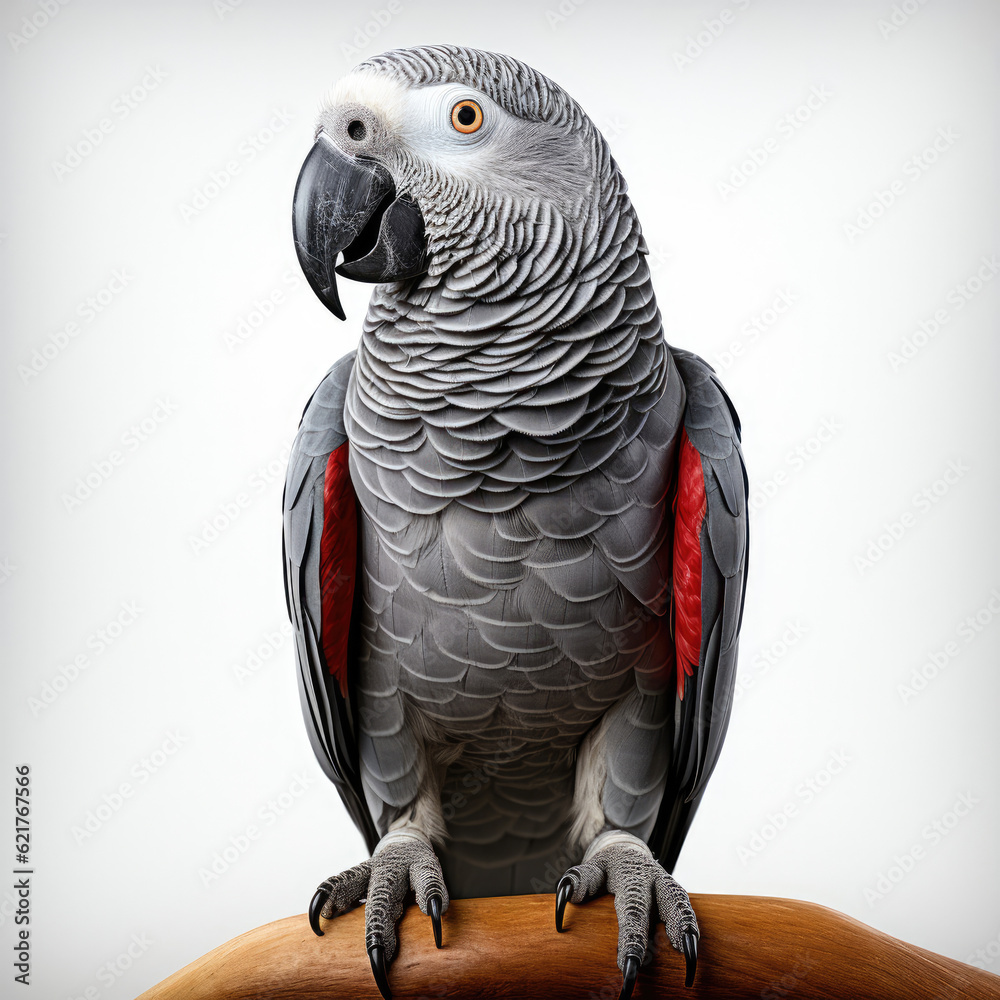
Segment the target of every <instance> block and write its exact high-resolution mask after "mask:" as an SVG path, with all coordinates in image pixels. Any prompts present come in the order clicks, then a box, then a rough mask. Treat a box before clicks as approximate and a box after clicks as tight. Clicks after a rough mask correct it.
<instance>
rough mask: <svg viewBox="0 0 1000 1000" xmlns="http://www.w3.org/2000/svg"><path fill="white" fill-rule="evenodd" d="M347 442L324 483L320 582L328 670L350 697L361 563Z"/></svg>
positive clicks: (332, 457)
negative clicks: (356, 583)
mask: <svg viewBox="0 0 1000 1000" xmlns="http://www.w3.org/2000/svg"><path fill="white" fill-rule="evenodd" d="M347 447H348V446H347V442H346V441H345V442H344V443H343V444H342V445H341V446H340V447H339V448H336V449H334V451H332V452H330V457H329V459H327V463H326V477H325V479H324V481H323V534H322V537H321V540H320V557H319V580H320V588H321V596H322V608H323V618H322V629H323V633H322V645H323V653H324V655H325V656H326V663H327V668H328V669H329V671H330V673H331V674H332V675H333V676H334V677H336V678H337V681H338V682H339V684H340V693H341V694H342V695H344V696H345V697H346V696H347V639H348V634H349V633H350V629H351V607H352V605H353V603H354V576H355V573H356V571H357V561H358V515H357V509H356V506H355V504H356V500H355V497H354V487H353V486H352V485H351V476H350V472H349V471H348V468H347Z"/></svg>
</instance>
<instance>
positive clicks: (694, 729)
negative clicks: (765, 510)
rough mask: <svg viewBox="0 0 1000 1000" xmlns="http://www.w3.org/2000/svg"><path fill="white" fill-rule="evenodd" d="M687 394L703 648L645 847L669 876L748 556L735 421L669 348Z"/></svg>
mask: <svg viewBox="0 0 1000 1000" xmlns="http://www.w3.org/2000/svg"><path fill="white" fill-rule="evenodd" d="M671 353H672V354H673V356H674V360H675V362H676V363H677V368H678V370H679V372H680V375H681V378H682V380H683V382H684V386H685V389H686V390H687V406H686V409H685V412H684V429H685V431H686V433H687V436H688V439H689V440H690V442H691V444H692V445H693V446H694V448H695V450H696V451H697V452H698V453H699V454H700V456H701V465H702V471H703V474H704V489H705V517H704V520H703V522H702V528H701V539H700V546H701V556H702V558H701V648H700V650H699V660H698V664H697V665H696V667H695V669H694V673H693V676H692V677H690V678H688V680H687V684H686V688H685V692H684V698H683V699H682V700H680V701H679V702H678V706H677V707H678V713H677V724H676V725H675V727H674V732H673V740H672V744H673V745H672V750H671V755H670V765H669V768H668V772H667V781H666V788H665V791H664V797H663V802H662V804H661V806H660V810H659V814H658V816H657V820H656V824H655V826H654V828H653V833H652V835H651V837H650V840H649V843H650V847H651V848H652V850H653V851H654V853H656V854H657V856H658V857H659V860H660V861H661V863H662V864H663V865H664V867H666V868H667V870H668V871H669V870H671V869H672V868H673V866H674V864H675V863H676V861H677V855H678V854H679V853H680V849H681V845H682V844H683V843H684V837H685V835H686V834H687V831H688V828H689V826H690V825H691V821H692V819H693V818H694V814H695V811H696V809H697V808H698V804H699V802H700V801H701V797H702V794H703V793H704V790H705V784H706V782H707V781H708V779H709V777H710V775H711V773H712V770H713V768H714V767H715V765H716V762H717V761H718V759H719V752H720V750H721V749H722V740H723V737H724V736H725V734H726V728H727V726H728V724H729V714H730V710H731V708H732V702H733V692H734V689H735V684H736V654H737V643H738V639H739V631H740V624H741V621H742V618H743V600H744V595H745V593H746V577H747V558H748V553H749V543H750V539H749V524H748V508H747V497H748V485H747V474H746V467H745V466H744V463H743V454H742V452H741V450H740V421H739V417H738V416H737V414H736V410H735V409H734V408H733V404H732V402H731V401H730V399H729V397H728V395H727V394H726V391H725V390H724V389H723V388H722V385H721V383H720V382H719V380H718V378H717V377H716V375H715V372H714V371H713V369H712V368H711V367H710V366H709V365H708V364H707V363H706V362H705V361H703V360H702V359H701V358H699V357H698V356H697V355H695V354H691V353H690V352H688V351H681V350H677V349H676V348H671Z"/></svg>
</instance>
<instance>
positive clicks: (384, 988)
mask: <svg viewBox="0 0 1000 1000" xmlns="http://www.w3.org/2000/svg"><path fill="white" fill-rule="evenodd" d="M368 960H369V961H370V962H371V963H372V975H373V976H374V977H375V985H376V986H377V987H378V991H379V993H381V994H382V998H383V1000H392V990H390V989H389V979H388V977H387V976H386V974H385V947H384V946H383V945H380V944H373V945H372V946H371V947H370V948H369V949H368Z"/></svg>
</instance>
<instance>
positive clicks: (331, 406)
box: [282, 353, 378, 850]
mask: <svg viewBox="0 0 1000 1000" xmlns="http://www.w3.org/2000/svg"><path fill="white" fill-rule="evenodd" d="M353 366H354V353H351V354H348V355H346V356H345V357H343V358H341V359H340V360H339V361H338V362H337V363H336V364H335V365H334V366H333V367H332V368H331V369H330V370H329V372H327V375H326V377H325V378H324V379H323V381H322V382H321V383H320V384H319V386H318V387H317V389H316V391H315V392H314V393H313V395H312V397H311V398H310V400H309V402H308V403H307V404H306V407H305V410H304V411H303V414H302V421H301V423H300V424H299V430H298V433H297V435H296V437H295V441H294V443H293V445H292V451H291V455H290V456H289V460H288V471H287V474H286V477H285V491H284V496H283V500H282V506H283V533H282V555H283V559H284V569H285V600H286V603H287V606H288V616H289V618H290V619H291V622H292V627H293V630H294V634H295V655H296V661H297V663H298V678H299V694H300V697H301V700H302V712H303V715H304V716H305V722H306V729H307V731H308V733H309V740H310V743H311V744H312V747H313V751H314V752H315V754H316V758H317V760H318V761H319V763H320V766H321V767H322V769H323V771H324V773H325V774H326V775H327V777H328V778H330V780H331V781H332V782H333V783H334V785H335V786H336V788H337V791H338V792H339V793H340V797H341V798H342V799H343V801H344V805H345V806H346V807H347V810H348V812H349V813H350V815H351V818H352V819H353V820H354V822H355V825H356V826H357V827H358V829H359V830H361V833H362V835H363V836H364V838H365V840H366V842H367V844H368V849H369V850H373V849H374V847H375V844H376V843H377V841H378V835H377V833H376V832H375V825H374V823H373V822H372V818H371V816H370V814H369V812H368V808H367V806H366V804H365V798H364V793H363V791H362V786H361V776H360V762H359V757H358V741H357V729H356V724H355V718H356V713H357V707H356V704H355V701H354V697H353V694H352V691H351V689H350V676H351V671H352V669H353V666H352V664H353V660H354V649H353V646H354V642H353V639H354V635H355V629H354V628H353V623H354V619H355V613H356V601H355V587H354V581H355V573H356V567H357V554H358V531H357V512H356V499H355V496H354V490H353V487H352V485H351V479H350V474H349V472H348V468H347V455H348V444H347V433H346V431H345V429H344V400H345V397H346V393H347V384H348V381H349V379H350V375H351V370H352V368H353Z"/></svg>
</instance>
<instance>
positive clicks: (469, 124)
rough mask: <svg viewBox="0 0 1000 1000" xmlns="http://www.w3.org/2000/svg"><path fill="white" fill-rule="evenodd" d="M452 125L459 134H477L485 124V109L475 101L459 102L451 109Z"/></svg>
mask: <svg viewBox="0 0 1000 1000" xmlns="http://www.w3.org/2000/svg"><path fill="white" fill-rule="evenodd" d="M451 123H452V125H454V126H455V128H457V129H458V131H459V132H465V133H466V134H468V133H469V132H475V131H476V130H477V129H478V128H479V126H480V125H482V124H483V109H482V108H481V107H480V106H479V105H478V104H476V102H475V101H459V102H458V104H456V105H455V107H453V108H452V109H451Z"/></svg>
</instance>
